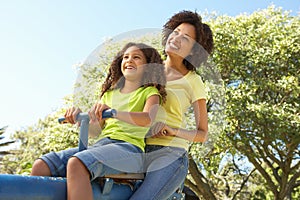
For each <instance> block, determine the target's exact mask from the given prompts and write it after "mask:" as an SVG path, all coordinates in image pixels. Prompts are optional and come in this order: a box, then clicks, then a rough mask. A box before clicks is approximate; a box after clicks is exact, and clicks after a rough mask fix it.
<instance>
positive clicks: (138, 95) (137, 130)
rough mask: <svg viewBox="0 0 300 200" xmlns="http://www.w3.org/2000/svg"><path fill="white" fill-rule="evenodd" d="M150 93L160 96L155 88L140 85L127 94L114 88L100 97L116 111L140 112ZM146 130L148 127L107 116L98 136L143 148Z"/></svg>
mask: <svg viewBox="0 0 300 200" xmlns="http://www.w3.org/2000/svg"><path fill="white" fill-rule="evenodd" d="M152 95H159V96H160V94H159V92H158V90H157V88H155V87H152V86H149V87H141V88H138V89H137V90H135V91H133V92H131V93H128V94H124V93H121V92H120V90H119V89H116V90H111V91H108V92H106V93H105V94H104V95H103V97H102V98H101V102H102V103H104V104H106V105H108V106H109V107H111V108H114V109H116V110H117V111H127V112H142V111H143V109H144V106H145V103H146V101H147V99H148V98H149V97H150V96H152ZM148 130H149V127H141V126H137V125H132V124H128V123H126V122H123V121H120V120H117V119H114V118H109V119H106V120H105V127H104V129H103V130H102V133H101V135H100V138H104V137H109V138H111V139H116V140H122V141H125V142H129V143H131V144H133V145H135V146H137V147H139V148H141V149H142V150H144V148H145V140H144V138H145V135H146V133H147V131H148Z"/></svg>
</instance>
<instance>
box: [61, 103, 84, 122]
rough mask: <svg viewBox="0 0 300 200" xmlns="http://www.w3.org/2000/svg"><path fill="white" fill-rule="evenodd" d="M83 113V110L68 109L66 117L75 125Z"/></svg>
mask: <svg viewBox="0 0 300 200" xmlns="http://www.w3.org/2000/svg"><path fill="white" fill-rule="evenodd" d="M79 113H81V110H80V109H79V108H75V107H72V108H68V109H67V111H66V113H65V115H64V117H65V118H66V120H67V121H68V122H69V123H71V124H75V123H76V117H77V115H78V114H79Z"/></svg>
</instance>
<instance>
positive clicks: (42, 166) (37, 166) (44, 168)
mask: <svg viewBox="0 0 300 200" xmlns="http://www.w3.org/2000/svg"><path fill="white" fill-rule="evenodd" d="M30 175H31V176H51V172H50V168H49V167H48V165H47V163H46V162H45V161H43V160H42V159H37V160H36V161H35V162H34V163H33V166H32V170H31V173H30Z"/></svg>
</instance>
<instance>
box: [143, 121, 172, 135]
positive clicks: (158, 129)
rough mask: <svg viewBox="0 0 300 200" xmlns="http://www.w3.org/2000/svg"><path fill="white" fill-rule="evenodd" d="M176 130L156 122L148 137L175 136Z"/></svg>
mask: <svg viewBox="0 0 300 200" xmlns="http://www.w3.org/2000/svg"><path fill="white" fill-rule="evenodd" d="M175 135H176V129H173V128H170V127H169V126H168V125H166V124H165V123H162V122H156V123H155V124H154V125H153V126H151V128H150V129H149V131H148V133H147V135H146V137H154V138H157V137H162V136H175Z"/></svg>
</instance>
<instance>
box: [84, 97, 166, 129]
mask: <svg viewBox="0 0 300 200" xmlns="http://www.w3.org/2000/svg"><path fill="white" fill-rule="evenodd" d="M159 99H160V97H159V96H158V95H152V96H150V97H149V98H148V99H147V101H146V102H145V106H144V109H143V111H142V112H125V111H118V110H117V115H116V116H115V118H116V119H118V120H121V121H124V122H127V123H129V124H133V125H137V126H150V125H151V124H152V121H153V120H154V119H155V117H156V114H157V110H158V106H159ZM109 108H110V107H109V106H107V105H106V104H101V103H97V104H95V105H94V106H93V107H92V109H91V110H90V111H89V116H90V124H91V123H96V122H98V123H100V126H101V127H102V125H103V124H104V120H103V119H102V112H103V111H104V110H106V109H109Z"/></svg>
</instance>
